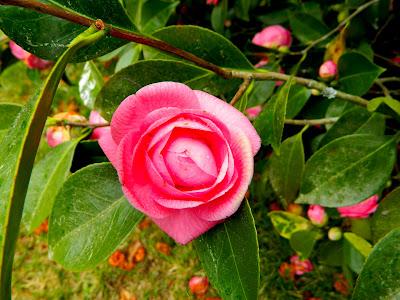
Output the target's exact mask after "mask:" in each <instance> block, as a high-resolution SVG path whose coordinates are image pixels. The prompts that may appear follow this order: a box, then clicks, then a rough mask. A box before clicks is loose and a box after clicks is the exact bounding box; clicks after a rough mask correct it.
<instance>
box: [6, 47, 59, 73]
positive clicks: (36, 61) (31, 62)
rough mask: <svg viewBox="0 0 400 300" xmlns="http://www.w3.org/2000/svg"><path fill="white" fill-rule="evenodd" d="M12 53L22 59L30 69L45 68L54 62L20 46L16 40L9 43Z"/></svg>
mask: <svg viewBox="0 0 400 300" xmlns="http://www.w3.org/2000/svg"><path fill="white" fill-rule="evenodd" d="M9 46H10V50H11V53H12V54H13V55H14V56H15V57H16V58H17V59H19V60H22V61H23V62H24V63H25V64H26V65H27V67H28V68H29V69H39V70H44V69H47V68H48V67H50V66H51V65H52V62H50V61H48V60H44V59H41V58H39V57H37V56H35V55H33V54H31V53H29V52H27V51H25V50H24V49H23V48H22V47H20V46H18V45H17V44H16V43H15V42H14V41H10V43H9Z"/></svg>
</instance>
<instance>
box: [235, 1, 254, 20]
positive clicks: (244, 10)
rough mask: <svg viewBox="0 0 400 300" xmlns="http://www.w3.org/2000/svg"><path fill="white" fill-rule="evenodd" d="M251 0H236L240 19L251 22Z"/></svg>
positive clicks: (236, 8) (236, 10) (237, 13)
mask: <svg viewBox="0 0 400 300" xmlns="http://www.w3.org/2000/svg"><path fill="white" fill-rule="evenodd" d="M250 4H251V0H236V1H235V13H236V16H237V17H238V18H239V19H242V20H244V21H249V10H250Z"/></svg>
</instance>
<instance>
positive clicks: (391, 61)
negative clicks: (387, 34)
mask: <svg viewBox="0 0 400 300" xmlns="http://www.w3.org/2000/svg"><path fill="white" fill-rule="evenodd" d="M374 56H375V57H377V58H379V59H381V60H383V61H384V62H386V63H388V64H390V65H392V66H394V67H398V68H400V64H398V63H396V62H394V61H393V60H391V59H390V58H387V57H384V56H383V55H380V54H377V53H374Z"/></svg>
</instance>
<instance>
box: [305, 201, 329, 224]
mask: <svg viewBox="0 0 400 300" xmlns="http://www.w3.org/2000/svg"><path fill="white" fill-rule="evenodd" d="M307 216H308V218H309V219H310V221H311V223H313V224H314V225H316V226H321V227H322V226H324V225H325V224H326V223H327V222H328V215H327V214H326V212H325V209H324V208H323V207H322V206H320V205H310V207H309V208H308V211H307Z"/></svg>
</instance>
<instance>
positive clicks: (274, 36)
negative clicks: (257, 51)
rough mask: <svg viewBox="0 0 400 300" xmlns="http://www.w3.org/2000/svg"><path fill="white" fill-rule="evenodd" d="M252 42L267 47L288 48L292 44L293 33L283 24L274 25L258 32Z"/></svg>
mask: <svg viewBox="0 0 400 300" xmlns="http://www.w3.org/2000/svg"><path fill="white" fill-rule="evenodd" d="M252 43H253V44H255V45H257V46H261V47H266V48H277V49H282V50H283V49H285V48H286V49H288V48H289V47H290V46H291V45H292V34H291V33H290V31H289V30H287V29H286V28H284V27H282V26H281V25H272V26H268V27H266V28H264V29H263V30H262V31H260V32H259V33H257V34H256V35H255V36H254V37H253V40H252Z"/></svg>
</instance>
